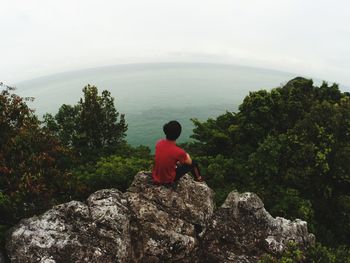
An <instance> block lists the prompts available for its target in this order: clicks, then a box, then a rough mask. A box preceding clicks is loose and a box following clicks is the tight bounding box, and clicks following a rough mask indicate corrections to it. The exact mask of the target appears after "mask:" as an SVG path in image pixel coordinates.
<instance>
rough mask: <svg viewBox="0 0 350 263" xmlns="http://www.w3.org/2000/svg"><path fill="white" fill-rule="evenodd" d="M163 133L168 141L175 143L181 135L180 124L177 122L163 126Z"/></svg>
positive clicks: (170, 122)
mask: <svg viewBox="0 0 350 263" xmlns="http://www.w3.org/2000/svg"><path fill="white" fill-rule="evenodd" d="M163 131H164V133H165V135H166V138H167V139H168V140H172V141H175V140H176V139H177V138H179V136H180V134H181V124H180V123H179V122H178V121H169V122H168V123H166V124H164V126H163Z"/></svg>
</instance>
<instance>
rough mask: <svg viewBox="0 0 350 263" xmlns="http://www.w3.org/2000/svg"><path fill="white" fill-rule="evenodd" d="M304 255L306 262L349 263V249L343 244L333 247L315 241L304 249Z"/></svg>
mask: <svg viewBox="0 0 350 263" xmlns="http://www.w3.org/2000/svg"><path fill="white" fill-rule="evenodd" d="M305 256H306V258H307V260H306V262H307V263H350V249H349V247H345V246H340V247H338V248H336V249H333V248H327V247H325V246H322V245H321V244H320V243H317V244H316V246H314V247H311V248H309V249H308V250H307V251H306V253H305Z"/></svg>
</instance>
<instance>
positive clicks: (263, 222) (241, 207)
mask: <svg viewBox="0 0 350 263" xmlns="http://www.w3.org/2000/svg"><path fill="white" fill-rule="evenodd" d="M290 241H293V242H295V243H296V244H298V245H299V246H300V247H302V248H306V247H308V246H309V245H313V244H314V242H315V239H314V236H313V235H312V234H309V233H308V231H307V224H306V222H304V221H301V220H295V221H293V222H292V221H290V220H287V219H284V218H279V217H277V218H273V217H272V216H271V215H270V214H269V213H268V212H267V211H266V210H265V208H264V204H263V203H262V201H261V200H260V198H259V197H258V196H257V195H255V194H253V193H243V194H239V193H237V192H231V193H230V194H229V195H228V197H227V198H226V200H225V202H224V204H223V205H222V206H221V207H220V208H219V209H218V210H217V211H216V213H215V215H214V216H213V218H212V221H211V223H210V225H209V226H208V230H207V231H206V233H205V235H204V237H203V243H202V245H203V248H204V249H203V252H204V253H203V257H204V258H206V259H207V262H213V263H214V262H227V263H230V262H232V263H233V262H235V263H246V262H257V261H258V259H259V258H260V257H261V256H262V255H263V254H265V253H268V254H271V255H279V254H281V253H282V252H283V251H284V250H285V249H286V247H287V245H288V242H290Z"/></svg>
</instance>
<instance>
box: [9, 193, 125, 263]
mask: <svg viewBox="0 0 350 263" xmlns="http://www.w3.org/2000/svg"><path fill="white" fill-rule="evenodd" d="M125 204H126V200H125V199H123V197H122V193H121V192H119V191H118V190H115V189H110V190H101V191H97V192H96V193H94V194H92V195H91V196H90V197H89V199H88V200H87V204H84V203H82V202H77V201H72V202H69V203H66V204H62V205H59V206H55V207H53V208H52V209H50V210H49V211H47V212H46V213H44V214H43V215H40V216H35V217H32V218H30V219H25V220H22V221H21V222H20V223H19V224H18V225H17V226H16V227H15V228H13V229H12V231H11V232H10V236H11V238H10V239H9V240H8V241H7V244H6V247H7V250H8V254H9V256H10V259H11V262H47V263H49V262H116V261H117V262H128V258H129V254H128V253H129V252H130V249H129V248H130V238H129V216H130V215H129V212H128V211H129V210H128V208H127V207H126V206H125Z"/></svg>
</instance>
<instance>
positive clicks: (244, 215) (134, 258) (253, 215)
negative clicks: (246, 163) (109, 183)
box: [6, 173, 314, 263]
mask: <svg viewBox="0 0 350 263" xmlns="http://www.w3.org/2000/svg"><path fill="white" fill-rule="evenodd" d="M213 195H214V194H213V191H212V190H211V189H210V188H209V187H208V186H207V185H206V184H205V183H199V182H195V181H194V180H193V179H192V178H191V177H190V176H189V175H185V176H184V177H183V178H182V179H181V180H180V181H179V182H178V184H177V185H176V186H175V187H166V186H156V185H153V184H152V182H151V180H150V176H149V175H147V174H144V173H139V174H137V175H136V176H135V178H134V181H133V183H132V184H131V186H130V188H129V189H128V191H127V192H126V193H121V192H120V191H118V190H116V189H105V190H100V191H97V192H95V193H93V194H92V195H91V196H90V197H89V198H88V199H87V201H86V202H85V203H83V202H77V201H72V202H69V203H65V204H62V205H59V206H55V207H53V208H52V209H50V210H48V211H47V212H46V213H44V214H42V215H40V216H35V217H32V218H29V219H24V220H22V221H21V222H20V223H19V224H18V225H17V226H15V227H13V228H12V229H11V230H10V232H9V233H8V239H7V244H6V248H7V252H8V255H9V257H10V259H11V261H12V262H47V263H51V262H106V263H108V262H121V263H124V262H130V263H133V262H143V263H161V262H184V263H186V262H193V263H196V262H238V263H239V262H249V263H251V262H257V260H258V258H259V256H261V255H262V254H264V253H270V254H272V255H278V254H279V253H282V252H283V251H284V249H285V248H286V245H287V243H288V242H289V241H290V240H293V241H294V242H296V243H298V244H300V245H301V246H304V247H307V246H308V245H310V244H312V243H313V242H314V239H313V236H312V235H310V234H309V233H308V231H307V225H306V222H303V221H300V220H296V221H293V222H291V221H289V220H286V219H283V218H273V217H272V216H271V215H270V214H269V213H268V212H267V211H266V210H265V209H264V205H263V203H262V201H261V200H260V199H259V198H258V197H257V196H256V195H255V194H252V193H244V194H239V193H237V192H231V193H230V194H229V195H228V197H227V199H226V201H225V202H224V204H223V205H222V206H221V207H220V208H219V209H217V211H216V212H214V210H215V209H214V208H215V207H214V201H213Z"/></svg>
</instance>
